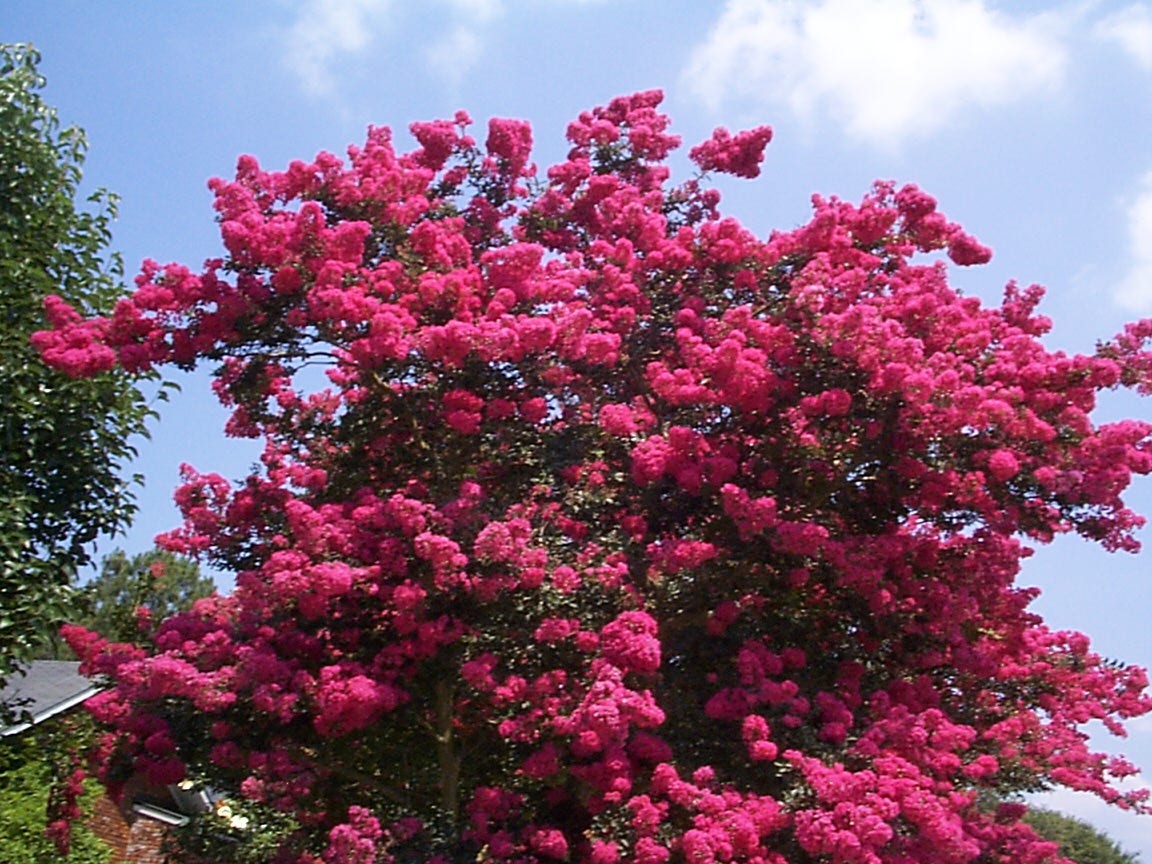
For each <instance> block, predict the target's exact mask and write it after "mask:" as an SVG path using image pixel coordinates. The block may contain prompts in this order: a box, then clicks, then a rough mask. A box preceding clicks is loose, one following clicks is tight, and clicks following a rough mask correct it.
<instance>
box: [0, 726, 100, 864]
mask: <svg viewBox="0 0 1152 864" xmlns="http://www.w3.org/2000/svg"><path fill="white" fill-rule="evenodd" d="M51 760H52V751H51V750H46V749H45V748H44V746H43V741H42V740H41V739H38V738H37V737H36V736H20V737H19V738H12V739H4V740H3V742H2V743H0V864H43V862H46V861H58V862H60V864H106V862H108V861H109V860H110V857H111V850H110V849H109V848H108V846H107V844H105V843H104V842H103V841H101V840H100V839H99V838H97V837H96V836H95V835H94V834H93V833H92V832H91V831H90V830H88V829H87V828H86V827H85V826H84V825H83V824H81V823H79V822H77V823H76V824H74V825H73V826H72V842H71V849H70V851H69V854H68V855H64V856H62V855H61V854H60V853H59V851H58V850H57V849H56V846H55V844H54V843H53V842H52V840H50V839H49V838H48V837H46V836H45V834H44V829H45V827H46V824H47V815H46V814H47V808H48V795H49V789H50V787H51V785H52V779H53V777H52V761H51ZM100 794H101V791H100V786H99V784H97V783H96V782H95V781H89V782H88V783H86V784H85V793H84V797H83V799H82V802H81V806H82V808H83V809H84V812H86V813H87V812H89V810H90V808H91V807H92V805H93V803H94V801H95V800H96V798H97V797H98V796H99V795H100Z"/></svg>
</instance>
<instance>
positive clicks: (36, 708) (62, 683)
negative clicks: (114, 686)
mask: <svg viewBox="0 0 1152 864" xmlns="http://www.w3.org/2000/svg"><path fill="white" fill-rule="evenodd" d="M102 689H103V688H102V687H101V686H99V685H98V684H94V683H93V682H92V681H91V680H90V679H88V678H85V677H84V676H83V675H81V674H80V664H79V663H78V662H76V661H74V660H34V661H32V662H31V663H29V664H28V666H27V667H25V669H24V675H23V677H21V676H19V675H16V676H13V677H12V678H11V679H10V680H9V681H8V684H7V686H5V687H4V689H3V690H0V704H4V705H7V706H8V707H10V708H12V709H13V710H15V711H16V712H18V716H23V717H24V718H25V719H24V722H20V723H15V724H13V725H10V726H6V727H5V728H2V729H0V735H17V734H19V733H21V732H23V731H24V730H25V729H28V728H29V727H31V726H35V725H36V724H37V723H42V722H43V721H45V720H47V719H48V718H49V717H54V716H56V715H57V714H60V713H62V712H64V711H67V710H68V709H69V708H73V707H75V706H76V705H79V704H80V703H82V702H85V701H86V700H88V699H90V698H91V697H93V696H95V695H96V694H97V693H99V692H100V691H101V690H102Z"/></svg>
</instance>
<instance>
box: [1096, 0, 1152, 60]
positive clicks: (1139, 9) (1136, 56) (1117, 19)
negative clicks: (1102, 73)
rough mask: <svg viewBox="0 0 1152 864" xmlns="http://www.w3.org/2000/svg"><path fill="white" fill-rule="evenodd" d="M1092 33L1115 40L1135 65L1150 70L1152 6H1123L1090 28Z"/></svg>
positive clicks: (1100, 37) (1110, 40)
mask: <svg viewBox="0 0 1152 864" xmlns="http://www.w3.org/2000/svg"><path fill="white" fill-rule="evenodd" d="M1092 35H1094V36H1095V37H1096V38H1098V39H1102V40H1104V41H1106V42H1115V43H1116V44H1117V45H1119V46H1120V48H1121V49H1122V50H1123V51H1124V53H1125V54H1127V55H1128V56H1129V57H1131V58H1132V59H1133V60H1134V61H1135V62H1136V63H1137V65H1139V66H1140V67H1141V68H1142V69H1145V70H1147V71H1149V72H1152V8H1149V7H1148V6H1145V5H1143V4H1133V5H1131V6H1125V7H1124V8H1123V9H1120V10H1118V11H1116V12H1113V13H1112V14H1111V15H1108V16H1106V17H1105V18H1103V19H1101V20H1100V21H1099V22H1098V23H1097V24H1096V26H1095V27H1093V28H1092Z"/></svg>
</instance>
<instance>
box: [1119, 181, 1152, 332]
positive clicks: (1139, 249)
mask: <svg viewBox="0 0 1152 864" xmlns="http://www.w3.org/2000/svg"><path fill="white" fill-rule="evenodd" d="M1127 217H1128V269H1127V272H1126V273H1125V274H1124V276H1123V277H1122V278H1121V279H1120V282H1119V283H1118V284H1117V286H1116V300H1117V302H1118V303H1119V304H1120V305H1121V306H1123V307H1124V308H1125V309H1130V310H1132V311H1135V312H1139V313H1143V314H1149V313H1152V171H1149V172H1147V173H1146V174H1145V175H1144V176H1143V177H1141V178H1140V181H1139V183H1138V185H1137V188H1136V193H1135V195H1134V196H1133V197H1132V199H1131V200H1130V202H1129V204H1128V213H1127Z"/></svg>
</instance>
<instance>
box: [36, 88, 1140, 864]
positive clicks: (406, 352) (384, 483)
mask: <svg viewBox="0 0 1152 864" xmlns="http://www.w3.org/2000/svg"><path fill="white" fill-rule="evenodd" d="M660 99H661V97H660V94H659V93H657V92H649V93H638V94H634V95H632V96H627V97H621V98H619V99H615V100H613V101H612V102H611V103H610V104H609V105H607V106H605V107H602V108H597V109H595V110H593V111H588V112H585V113H583V114H581V115H580V117H579V118H578V119H577V120H576V121H574V122H573V123H572V124H571V125H570V126H569V128H568V140H569V143H570V145H571V150H570V152H569V154H568V158H567V159H566V160H565V161H563V162H562V163H560V164H558V165H554V166H552V167H551V168H549V169H548V170H547V171H546V172H545V173H543V174H542V175H539V176H538V175H537V172H536V169H535V166H534V165H533V164H532V162H531V146H532V135H531V130H530V128H529V126H528V124H526V123H522V122H520V121H514V120H502V119H494V120H492V121H490V123H489V126H488V134H487V138H486V141H485V142H484V145H483V146H480V145H478V144H477V142H476V141H475V140H474V139H473V138H472V137H471V135H470V134H469V131H468V129H469V125H470V123H471V121H470V119H469V118H468V117H467V115H465V114H463V113H461V114H459V115H457V116H456V117H455V118H454V119H453V120H451V121H435V122H431V123H418V124H414V125H413V126H412V127H411V129H412V132H413V135H414V137H415V139H416V141H417V142H418V145H419V146H418V147H417V148H416V149H415V150H413V151H412V152H409V153H398V152H397V151H396V150H395V148H394V147H393V144H392V140H391V135H390V133H389V131H388V130H386V129H372V130H370V132H369V135H368V139H367V141H366V143H365V144H364V145H363V146H362V147H355V148H350V149H349V156H348V160H347V161H346V162H345V161H343V160H341V159H338V158H337V157H335V156H333V155H331V154H327V153H322V154H319V155H318V156H317V157H316V158H315V160H314V161H312V162H311V163H304V162H294V163H292V164H291V165H290V166H289V167H288V169H287V170H285V171H283V172H270V171H265V170H263V169H262V168H261V167H260V166H259V165H258V164H257V163H256V161H255V160H254V159H252V158H251V157H242V158H241V160H240V162H239V165H238V169H237V175H236V178H235V180H234V181H224V180H215V181H213V182H212V184H211V186H212V188H213V189H214V190H215V193H216V210H217V214H218V217H219V221H220V226H221V233H222V236H223V240H224V245H225V247H226V257H225V258H224V259H222V260H219V261H212V262H209V263H208V264H207V266H206V268H205V269H204V270H203V271H201V272H199V273H197V272H193V271H191V270H189V269H188V268H187V267H184V266H181V265H176V264H172V265H167V266H160V265H158V264H155V263H152V262H148V263H146V265H145V269H144V272H143V273H142V274H141V276H140V278H139V280H138V283H137V284H138V288H137V290H136V292H135V293H134V294H133V295H132V297H131V298H130V299H128V300H126V301H125V302H123V303H120V304H118V305H117V307H116V309H115V311H114V313H113V315H112V316H111V317H108V318H98V319H91V318H89V319H85V318H83V317H82V316H81V315H79V314H77V313H76V312H75V310H73V309H71V308H70V307H68V306H67V304H65V303H64V302H63V301H60V300H56V299H52V298H49V300H48V305H47V308H48V311H49V316H50V318H51V320H52V323H53V329H52V330H50V331H46V332H42V333H38V334H37V335H36V336H35V337H34V338H35V341H36V344H37V346H38V347H39V348H40V350H41V351H42V352H43V356H44V357H45V359H46V360H48V361H49V362H51V363H53V364H55V365H56V366H58V367H59V368H62V369H65V370H68V371H71V372H73V373H75V374H90V373H91V372H93V371H94V370H98V369H109V368H113V367H115V366H116V365H117V364H120V365H122V366H126V367H127V368H130V369H135V368H142V367H144V368H146V367H147V366H148V365H149V364H160V363H173V364H177V365H180V366H184V367H188V366H192V365H195V364H196V363H199V362H207V363H210V364H212V365H213V366H214V367H215V374H216V380H215V382H214V385H213V386H214V389H215V391H216V393H217V394H218V395H219V397H220V398H221V400H222V401H223V402H224V404H225V405H227V406H229V407H230V408H231V409H232V416H231V419H230V420H229V422H228V426H227V430H228V432H229V433H230V434H233V435H238V436H246V437H256V438H263V439H264V444H265V446H264V450H263V456H262V461H261V465H260V466H258V469H257V470H255V471H254V472H253V473H252V474H251V476H249V477H247V478H245V479H244V480H242V481H241V482H239V483H238V484H235V485H233V484H231V483H229V482H228V481H227V480H225V479H224V478H222V477H220V476H218V475H214V474H202V473H198V472H196V471H195V470H194V469H191V468H189V469H187V471H186V475H185V481H186V482H185V484H184V486H183V487H182V488H181V489H180V490H179V491H178V493H177V500H178V503H179V504H180V506H181V508H182V510H183V513H184V518H185V524H184V526H183V527H182V528H181V529H179V530H177V531H176V532H174V533H173V534H171V535H170V536H168V537H167V538H166V539H165V541H164V545H165V546H166V548H171V549H173V550H176V551H183V552H188V551H199V552H202V553H203V554H205V555H207V556H208V557H209V559H210V560H212V561H214V562H215V563H216V564H218V565H219V566H221V567H225V568H228V569H231V570H233V571H235V572H236V589H235V591H234V592H233V593H232V594H231V595H230V596H228V597H220V598H216V599H209V600H206V601H202V602H200V603H198V604H197V606H196V608H195V610H194V611H193V612H190V613H188V614H183V615H177V616H175V617H173V618H172V619H170V620H169V621H167V622H165V623H164V624H162V625H161V626H160V628H159V630H158V631H157V633H156V635H155V639H154V645H153V647H152V648H150V649H148V650H145V649H142V648H138V647H134V646H131V645H117V644H111V645H110V644H108V643H107V642H106V641H105V640H102V639H101V638H99V637H98V636H97V635H95V634H92V633H88V632H84V631H82V630H80V629H72V630H70V631H69V633H68V635H69V638H70V642H71V644H72V645H73V646H74V647H75V648H76V650H77V652H78V653H79V654H80V656H81V657H82V658H83V660H84V663H85V668H86V669H88V670H90V671H92V672H94V673H99V674H103V675H107V676H108V677H109V678H111V679H112V680H113V681H115V682H116V687H115V689H114V690H112V691H110V692H109V693H107V694H106V695H102V696H100V697H97V698H95V699H93V700H91V701H90V702H89V703H88V704H89V705H91V706H93V710H94V712H95V715H96V716H97V718H98V719H99V720H101V721H102V722H103V723H105V724H107V725H108V726H109V728H110V730H111V732H112V734H111V735H110V736H109V737H108V738H106V739H105V740H104V750H103V751H102V752H101V754H100V756H101V760H102V764H103V777H104V779H105V780H106V782H108V783H109V784H110V785H111V786H113V787H115V786H116V785H117V784H118V783H120V782H122V781H123V780H124V779H125V778H126V777H128V776H130V775H131V774H132V773H133V772H143V773H144V774H145V775H147V776H148V777H150V778H151V779H152V780H153V781H154V782H157V783H170V782H175V781H177V780H180V779H182V778H185V777H190V778H192V779H193V780H198V781H203V782H205V783H206V784H208V785H210V786H211V787H212V788H213V789H215V790H218V791H219V792H220V793H221V794H222V795H225V796H227V799H228V801H229V803H228V808H229V810H228V812H229V814H230V816H229V822H228V826H229V828H228V839H229V842H228V843H226V844H224V845H222V846H221V847H220V848H218V849H215V850H211V849H205V848H204V847H203V846H201V845H197V846H196V847H195V850H194V851H195V852H196V854H197V855H200V856H202V860H206V861H225V860H243V855H244V852H243V850H244V849H245V847H246V846H247V845H248V844H247V842H246V840H247V838H258V840H259V843H260V848H261V849H262V850H264V851H263V852H262V853H261V854H262V855H263V856H264V858H263V859H262V860H275V861H277V862H300V864H304V862H316V861H317V860H318V859H319V860H322V861H324V862H327V864H352V862H355V864H368V862H422V864H427V862H445V861H516V862H537V861H539V862H544V861H558V860H576V861H589V862H596V864H611V862H618V861H628V862H636V864H665V862H677V864H679V862H685V864H712V862H715V861H721V862H729V861H733V862H736V861H738V862H757V864H785V862H787V864H808V862H812V864H815V862H822V864H827V862H836V864H840V862H843V864H879V862H884V864H908V862H912V861H933V862H942V864H961V862H976V861H979V862H1003V864H1008V862H1012V864H1017V862H1028V864H1040V862H1041V861H1045V860H1059V859H1056V858H1054V857H1053V856H1054V853H1055V847H1054V845H1053V844H1051V843H1048V842H1046V841H1043V840H1042V839H1041V838H1039V837H1038V836H1037V835H1036V833H1035V832H1034V831H1033V830H1032V829H1031V828H1030V827H1029V826H1028V824H1027V823H1026V822H1023V821H1021V816H1022V815H1023V814H1024V812H1025V808H1023V807H1017V806H1015V805H1002V806H999V807H995V808H991V809H990V808H987V807H985V806H984V802H985V801H986V800H988V799H989V797H990V796H992V795H994V794H1003V793H1006V792H1014V791H1019V790H1032V789H1039V788H1044V787H1047V786H1052V785H1064V786H1070V787H1073V788H1076V789H1081V790H1087V791H1091V792H1094V793H1095V794H1096V795H1098V796H1100V797H1101V798H1102V799H1104V800H1106V801H1109V802H1112V803H1114V804H1117V805H1118V806H1123V807H1132V808H1137V809H1145V808H1146V805H1145V803H1144V797H1143V796H1142V795H1141V794H1140V793H1138V792H1131V791H1123V790H1122V788H1121V787H1120V785H1119V783H1118V781H1119V780H1121V779H1123V778H1125V777H1128V776H1131V775H1132V774H1133V773H1135V770H1136V769H1135V768H1134V767H1133V766H1132V765H1130V764H1128V763H1127V762H1125V761H1124V760H1122V759H1114V758H1109V757H1107V756H1105V755H1103V754H1099V753H1095V752H1093V751H1092V749H1091V748H1090V747H1089V746H1088V742H1087V735H1086V734H1085V732H1084V728H1085V725H1086V724H1088V723H1090V722H1093V721H1100V722H1102V723H1103V724H1104V725H1105V726H1106V727H1107V728H1109V729H1111V730H1112V731H1114V732H1117V733H1119V732H1120V731H1122V728H1123V722H1124V721H1125V720H1126V719H1128V718H1131V717H1136V716H1140V715H1142V714H1145V713H1147V712H1148V711H1149V710H1152V700H1150V699H1149V697H1148V695H1147V693H1146V692H1145V688H1146V685H1147V676H1146V675H1145V673H1144V672H1143V671H1142V670H1139V669H1134V668H1130V667H1124V666H1122V665H1120V664H1113V663H1109V662H1106V661H1104V660H1102V659H1101V658H1100V657H1098V656H1097V655H1096V654H1094V653H1093V652H1092V651H1091V650H1090V649H1089V645H1088V640H1087V638H1086V637H1084V636H1083V635H1081V634H1078V633H1065V632H1053V631H1051V630H1049V629H1048V628H1047V627H1045V626H1044V624H1043V622H1042V621H1041V620H1040V619H1039V617H1038V616H1036V615H1035V614H1033V613H1031V612H1030V611H1029V610H1028V604H1029V601H1030V600H1031V599H1032V598H1033V596H1034V592H1033V591H1029V590H1025V589H1021V588H1019V587H1017V586H1016V585H1015V577H1016V575H1017V573H1018V571H1019V567H1020V562H1021V560H1022V559H1023V558H1024V557H1025V556H1026V555H1027V554H1028V549H1027V547H1026V545H1025V544H1026V543H1029V542H1031V543H1043V542H1047V541H1049V540H1051V539H1052V537H1053V536H1055V535H1056V534H1058V533H1065V532H1077V533H1079V534H1081V535H1083V536H1084V537H1087V538H1089V539H1093V540H1097V541H1100V542H1101V543H1103V544H1104V545H1105V546H1106V547H1107V548H1109V549H1116V550H1133V549H1135V548H1136V547H1137V544H1136V541H1135V539H1134V538H1133V530H1134V529H1135V527H1136V526H1138V525H1139V524H1140V522H1141V520H1140V518H1139V517H1138V516H1137V515H1136V514H1134V513H1133V512H1132V511H1131V510H1129V509H1128V508H1127V507H1126V506H1125V504H1124V501H1123V499H1122V493H1123V492H1124V490H1125V489H1126V487H1127V485H1128V483H1129V482H1130V480H1131V478H1132V476H1133V475H1135V474H1147V473H1149V471H1150V470H1152V442H1150V434H1152V424H1148V423H1145V422H1141V421H1121V422H1116V423H1107V424H1101V425H1097V424H1096V423H1094V422H1093V420H1092V419H1091V415H1090V412H1091V411H1092V408H1093V406H1094V404H1095V399H1096V395H1097V393H1098V392H1099V391H1100V390H1103V389H1107V388H1112V387H1121V386H1123V387H1132V388H1134V389H1136V390H1138V391H1140V392H1144V393H1147V392H1148V391H1149V390H1152V352H1149V351H1148V349H1147V342H1148V340H1149V338H1150V337H1152V321H1148V322H1143V323H1139V324H1135V325H1132V326H1131V327H1129V328H1128V329H1127V330H1126V331H1125V332H1124V333H1122V334H1120V335H1119V336H1117V337H1116V338H1115V339H1113V340H1111V341H1109V342H1104V343H1102V344H1101V345H1100V347H1099V349H1098V350H1097V352H1096V353H1094V354H1092V355H1087V356H1069V355H1066V354H1064V353H1061V352H1058V351H1050V350H1048V349H1047V348H1046V347H1045V346H1044V344H1043V342H1042V340H1041V337H1042V336H1043V334H1044V333H1045V332H1046V331H1047V329H1048V326H1049V322H1048V321H1047V320H1046V319H1045V318H1043V317H1042V316H1040V315H1038V314H1036V306H1037V304H1038V302H1039V300H1040V298H1041V294H1042V291H1041V290H1040V289H1039V288H1036V287H1033V288H1028V289H1021V288H1019V287H1018V286H1016V285H1014V284H1011V285H1009V286H1008V287H1007V288H1006V290H1005V295H1004V300H1003V302H1002V303H1001V304H1000V305H999V306H991V307H986V306H984V305H983V304H981V303H980V301H979V300H978V299H976V298H972V297H964V296H962V295H961V294H960V293H959V292H957V291H956V290H955V289H954V288H953V287H951V286H950V285H949V284H948V278H947V277H948V266H947V264H946V263H945V261H944V260H942V259H943V256H944V255H946V256H947V257H948V258H949V259H951V261H952V262H953V263H954V264H956V265H972V264H979V263H982V262H984V261H987V260H988V258H989V257H990V252H989V250H988V249H986V248H985V247H983V246H981V245H980V244H979V243H978V242H977V241H976V240H975V239H973V238H972V237H971V236H969V235H968V234H966V233H965V232H964V231H963V230H962V229H961V228H960V227H959V226H958V225H956V224H954V223H951V222H949V221H948V220H947V219H946V218H945V217H944V216H943V215H942V214H941V213H939V212H938V210H937V209H936V202H935V201H934V200H933V199H932V198H931V197H930V196H928V195H927V194H925V193H924V192H922V191H921V190H919V189H917V188H916V187H914V186H905V187H902V188H898V187H897V186H896V185H895V184H892V183H880V184H877V185H876V187H875V189H874V190H873V192H872V193H871V194H869V195H868V196H866V197H865V198H864V200H863V201H862V202H861V203H859V204H849V203H847V202H843V201H839V200H836V199H831V200H828V199H823V198H819V197H817V198H816V199H814V214H813V217H812V219H811V221H810V222H808V223H807V224H805V225H802V226H800V227H799V228H797V229H795V230H792V231H786V232H777V233H774V234H773V235H771V236H770V237H769V238H767V239H763V240H762V239H759V238H756V237H755V236H753V235H752V234H751V233H749V232H748V231H747V230H745V229H744V228H743V227H742V226H741V225H740V224H739V223H738V222H737V221H736V220H734V219H732V218H723V217H721V216H720V214H719V212H718V210H717V205H718V199H719V196H718V195H717V193H715V191H713V190H711V189H709V188H707V187H706V186H705V185H704V184H703V182H702V179H703V178H701V177H697V178H695V179H693V180H690V181H688V182H687V183H685V184H682V185H680V186H670V185H669V184H668V177H669V171H668V169H667V167H666V166H665V164H664V163H665V160H666V158H667V156H668V154H669V153H670V152H671V150H672V149H673V148H674V147H675V146H676V145H677V144H678V139H677V138H676V137H675V136H673V135H671V134H670V133H669V132H668V128H667V127H668V118H667V117H665V116H664V115H663V114H661V113H660V112H659V111H658V110H657V108H658V105H659V103H660ZM769 137H770V131H769V130H768V129H767V128H766V127H761V128H758V129H753V130H749V131H747V132H741V133H739V134H735V135H733V134H731V133H729V132H727V131H725V130H723V129H718V130H717V131H716V132H715V133H714V135H713V136H712V138H711V139H710V140H708V141H706V142H704V143H702V144H700V145H698V146H697V147H695V148H693V149H692V150H691V151H690V153H689V156H690V157H691V158H692V159H693V160H694V161H695V162H696V164H697V165H698V166H699V168H700V169H701V170H702V171H726V172H729V173H732V174H736V175H738V176H743V177H754V176H756V174H757V173H758V172H759V163H760V161H761V159H762V156H763V152H764V148H765V145H766V144H767V143H768V140H769ZM934 259H940V260H934ZM318 365H319V366H322V367H323V369H324V372H325V373H326V380H323V379H321V383H320V385H319V386H318V385H317V380H318V376H317V375H316V372H315V369H314V368H313V367H316V366H318ZM238 813H239V814H240V816H241V818H242V819H243V820H246V822H245V823H244V824H243V825H240V824H234V823H232V822H231V821H230V820H231V819H232V818H233V817H235V816H236V815H237V814H238ZM210 818H216V819H218V818H219V817H217V816H212V817H209V816H206V817H205V819H210ZM209 828H210V830H207V831H201V832H198V833H196V834H195V837H196V838H197V841H198V842H199V840H203V839H205V838H208V839H211V837H214V836H220V835H221V833H222V829H221V826H220V824H219V823H218V822H213V823H209ZM270 848H276V849H277V850H278V851H277V852H276V853H275V854H271V853H269V852H268V850H269V849H270ZM189 851H190V852H191V851H192V850H191V849H189Z"/></svg>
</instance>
